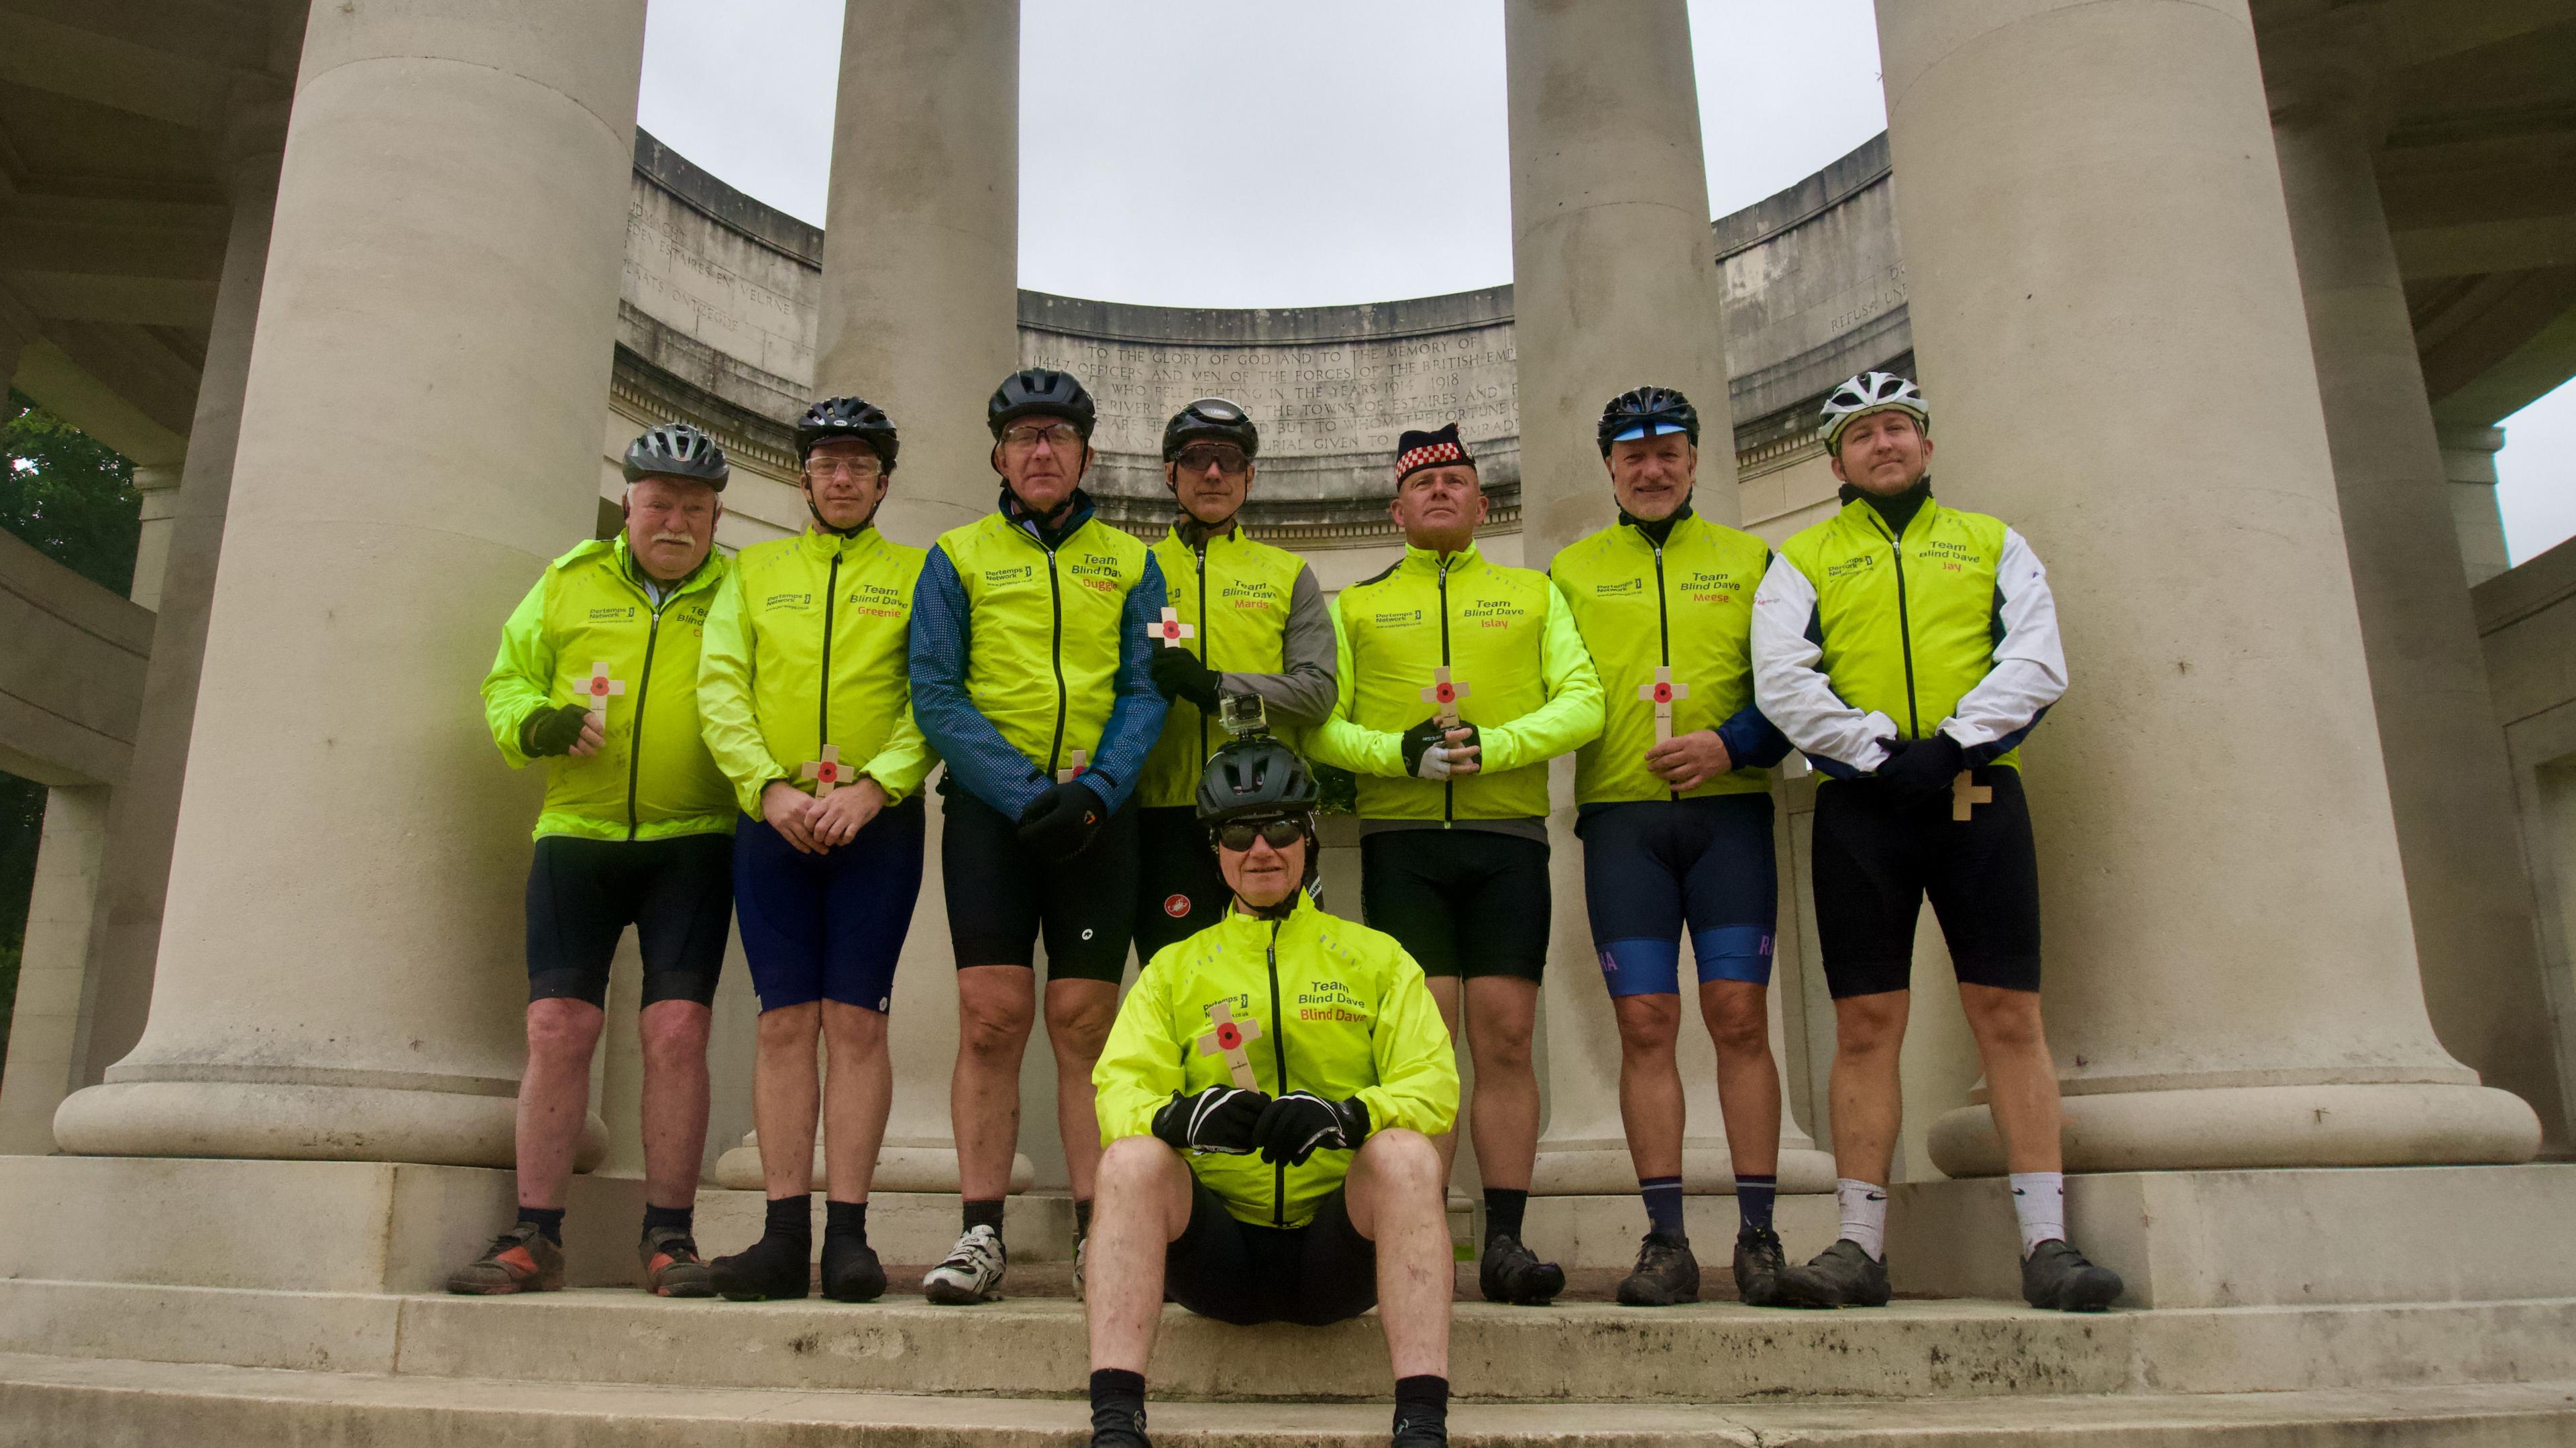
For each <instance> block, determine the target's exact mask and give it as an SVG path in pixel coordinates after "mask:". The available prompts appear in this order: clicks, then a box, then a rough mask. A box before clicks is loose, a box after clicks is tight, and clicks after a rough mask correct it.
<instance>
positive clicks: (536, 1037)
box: [528, 997, 604, 1062]
mask: <svg viewBox="0 0 2576 1448" xmlns="http://www.w3.org/2000/svg"><path fill="white" fill-rule="evenodd" d="M603 1019H604V1017H603V1016H602V1015H601V1013H600V1009H599V1007H597V1006H594V1005H592V1004H590V1003H589V1002H587V1001H577V1000H568V999H564V998H562V997H553V998H550V999H547V1000H541V1001H534V1002H531V1003H530V1004H529V1006H528V1058H529V1059H530V1060H542V1061H550V1062H559V1061H573V1060H579V1061H588V1060H589V1059H590V1053H591V1051H592V1049H593V1048H594V1047H596V1046H597V1045H598V1044H599V1027H600V1023H601V1021H602V1020H603Z"/></svg>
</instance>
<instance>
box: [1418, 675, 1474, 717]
mask: <svg viewBox="0 0 2576 1448" xmlns="http://www.w3.org/2000/svg"><path fill="white" fill-rule="evenodd" d="M1473 692H1475V691H1474V690H1472V689H1470V688H1468V687H1467V685H1465V684H1463V683H1460V682H1457V681H1456V680H1453V679H1451V678H1450V677H1449V666H1448V665H1447V664H1442V665H1441V666H1440V667H1438V668H1436V669H1433V670H1432V671H1431V684H1430V687H1428V688H1426V689H1424V690H1423V691H1422V700H1423V702H1424V703H1426V704H1430V705H1432V706H1434V714H1433V717H1434V718H1437V719H1438V720H1439V721H1440V725H1441V727H1442V728H1444V729H1455V728H1457V727H1458V701H1459V700H1461V699H1464V698H1466V697H1467V696H1468V695H1469V694H1471V693H1473Z"/></svg>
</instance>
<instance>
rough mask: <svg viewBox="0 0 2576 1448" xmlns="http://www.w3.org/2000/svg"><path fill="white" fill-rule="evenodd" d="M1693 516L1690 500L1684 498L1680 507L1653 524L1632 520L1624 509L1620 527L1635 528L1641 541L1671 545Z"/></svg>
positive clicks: (1640, 519)
mask: <svg viewBox="0 0 2576 1448" xmlns="http://www.w3.org/2000/svg"><path fill="white" fill-rule="evenodd" d="M1693 516H1694V515H1693V514H1692V512H1691V505H1690V499H1688V498H1684V499H1683V500H1682V505H1681V506H1680V507H1678V508H1675V509H1674V510H1673V511H1672V512H1670V513H1668V514H1666V515H1664V516H1663V517H1662V518H1659V519H1657V520H1656V521H1654V522H1652V523H1649V522H1647V521H1646V520H1645V519H1643V518H1632V517H1630V516H1628V510H1627V509H1625V508H1622V509H1620V510H1619V526H1620V527H1622V528H1633V529H1635V530H1636V532H1637V536H1638V537H1639V538H1640V539H1643V540H1644V541H1646V542H1649V543H1653V544H1657V545H1662V544H1667V543H1670V542H1671V541H1672V538H1673V535H1674V534H1675V533H1678V532H1680V531H1681V527H1682V524H1684V523H1687V522H1689V521H1690V520H1691V518H1692V517H1693Z"/></svg>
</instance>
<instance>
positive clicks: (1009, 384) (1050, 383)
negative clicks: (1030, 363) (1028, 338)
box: [984, 367, 1098, 442]
mask: <svg viewBox="0 0 2576 1448" xmlns="http://www.w3.org/2000/svg"><path fill="white" fill-rule="evenodd" d="M1023 417H1061V418H1063V419H1064V420H1065V421H1067V422H1070V423H1072V424H1073V428H1074V431H1076V432H1079V433H1081V434H1082V440H1083V441H1084V442H1089V441H1091V425H1092V422H1093V421H1094V420H1095V419H1096V418H1097V417H1098V411H1097V409H1095V408H1094V407H1093V406H1092V402H1091V394H1090V393H1088V392H1086V391H1084V390H1083V387H1082V384H1081V383H1080V382H1077V381H1075V380H1074V377H1073V374H1072V373H1070V372H1058V371H1055V370H1054V369H1052V368H1047V367H1028V368H1023V369H1021V370H1020V371H1017V372H1014V373H1012V374H1011V375H1010V376H1008V377H1005V378H1003V379H1002V385H1001V386H999V387H996V388H994V389H993V400H992V401H991V402H988V403H986V404H985V405H984V421H985V423H986V425H988V426H990V427H991V428H992V429H993V437H994V439H995V440H996V441H999V440H1000V438H1001V436H1002V430H1003V429H1004V428H1006V427H1009V426H1010V425H1011V424H1012V423H1014V422H1017V421H1019V420H1020V419H1021V418H1023Z"/></svg>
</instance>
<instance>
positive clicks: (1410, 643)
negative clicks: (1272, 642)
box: [1307, 544, 1601, 826]
mask: <svg viewBox="0 0 2576 1448" xmlns="http://www.w3.org/2000/svg"><path fill="white" fill-rule="evenodd" d="M1334 618H1335V622H1336V623H1337V624H1338V625H1339V633H1340V644H1339V653H1338V660H1339V663H1338V666H1337V668H1336V674H1337V678H1336V683H1337V685H1338V702H1337V703H1336V704H1335V706H1334V710H1333V717H1332V718H1331V719H1329V720H1327V721H1325V723H1324V726H1323V727H1322V728H1320V729H1318V730H1316V731H1315V732H1314V733H1313V734H1312V735H1311V736H1309V737H1308V740H1307V748H1308V752H1309V753H1311V754H1312V755H1313V757H1315V758H1316V759H1319V760H1321V761H1323V762H1324V763H1326V764H1331V765H1335V766H1337V767H1339V768H1342V769H1347V770H1349V771H1351V772H1352V773H1354V774H1357V775H1359V776H1360V781H1359V812H1360V816H1361V817H1362V818H1363V819H1386V820H1437V821H1440V822H1441V823H1442V824H1443V825H1444V826H1447V825H1451V824H1455V823H1457V822H1459V821H1461V820H1501V819H1531V818H1537V817H1540V816H1543V815H1545V814H1546V813H1547V762H1548V761H1549V760H1550V759H1553V758H1555V757H1556V756H1557V755H1560V754H1563V753H1565V752H1566V751H1568V750H1570V749H1578V748H1580V747H1582V746H1583V745H1585V744H1588V743H1590V742H1591V741H1592V740H1594V739H1596V738H1598V737H1600V734H1601V681H1600V679H1599V678H1598V677H1597V676H1595V675H1594V673H1593V672H1592V659H1591V657H1590V656H1589V655H1587V654H1586V653H1585V652H1584V651H1583V636H1582V635H1581V634H1580V633H1578V632H1576V631H1575V627H1574V614H1573V611H1572V610H1570V609H1568V608H1567V607H1566V605H1565V600H1564V599H1563V598H1561V597H1559V596H1558V594H1557V591H1556V590H1555V588H1553V587H1551V586H1550V585H1549V583H1548V581H1547V576H1546V575H1545V574H1542V573H1538V572H1536V571H1534V570H1531V569H1527V568H1505V567H1501V566H1499V565H1496V564H1492V563H1488V562H1486V561H1485V558H1484V555H1483V554H1481V553H1479V552H1477V551H1476V549H1475V547H1474V545H1472V544H1471V545H1469V546H1468V547H1466V548H1465V549H1462V550H1460V551H1459V552H1456V553H1451V554H1447V555H1445V556H1444V555H1442V554H1437V553H1433V552H1430V551H1428V550H1425V549H1421V548H1414V547H1411V546H1407V547H1406V548H1405V550H1404V557H1403V559H1402V560H1401V561H1399V562H1398V563H1397V564H1396V565H1395V566H1394V567H1392V568H1390V569H1388V570H1387V571H1385V572H1384V573H1381V574H1379V575H1377V576H1376V577H1375V578H1371V579H1369V580H1367V581H1366V582H1362V583H1355V584H1352V585H1351V586H1350V587H1348V588H1345V589H1343V590H1342V593H1341V597H1340V598H1338V599H1336V600H1335V601H1334ZM1444 666H1445V667H1446V668H1448V670H1449V671H1450V672H1449V677H1450V679H1451V681H1452V682H1453V683H1456V684H1460V685H1463V686H1465V687H1464V690H1463V692H1462V693H1461V694H1460V695H1459V698H1458V701H1457V705H1458V718H1459V720H1460V721H1461V722H1463V723H1468V724H1473V725H1475V726H1476V730H1477V734H1478V738H1479V742H1480V743H1481V744H1482V745H1483V747H1484V748H1483V753H1482V755H1481V756H1479V762H1480V770H1479V772H1478V773H1475V774H1470V775H1463V776H1452V777H1451V778H1449V779H1445V780H1437V781H1434V780H1427V779H1419V778H1415V777H1413V776H1412V775H1409V774H1407V773H1406V772H1405V765H1404V748H1403V737H1404V731H1406V730H1408V729H1410V728H1412V727H1413V726H1414V725H1416V724H1420V723H1422V722H1423V721H1425V720H1427V719H1429V718H1430V717H1431V716H1432V715H1433V714H1435V713H1437V712H1438V709H1439V706H1438V705H1436V704H1434V703H1432V702H1431V701H1430V699H1429V697H1428V695H1429V691H1430V689H1431V687H1432V684H1433V673H1432V671H1433V670H1434V669H1436V668H1440V667H1444Z"/></svg>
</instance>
